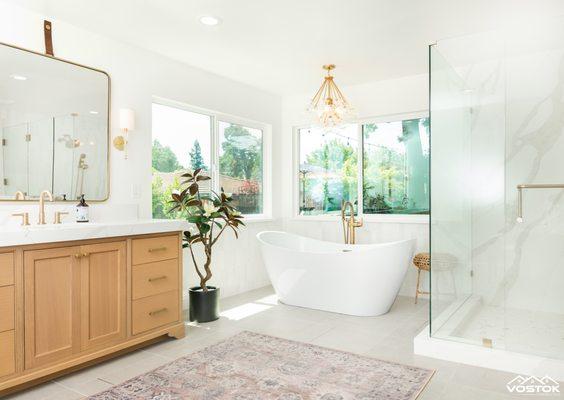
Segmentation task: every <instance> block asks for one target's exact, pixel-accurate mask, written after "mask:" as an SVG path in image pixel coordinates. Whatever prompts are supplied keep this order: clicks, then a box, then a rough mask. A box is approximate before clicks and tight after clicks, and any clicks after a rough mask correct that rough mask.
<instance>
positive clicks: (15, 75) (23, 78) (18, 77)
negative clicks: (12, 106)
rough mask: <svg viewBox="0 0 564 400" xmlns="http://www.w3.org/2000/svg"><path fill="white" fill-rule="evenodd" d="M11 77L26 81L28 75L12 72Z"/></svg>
mask: <svg viewBox="0 0 564 400" xmlns="http://www.w3.org/2000/svg"><path fill="white" fill-rule="evenodd" d="M10 78H12V79H15V80H17V81H25V80H27V77H25V76H23V75H18V74H12V75H10Z"/></svg>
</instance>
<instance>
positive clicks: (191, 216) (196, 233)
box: [170, 168, 245, 322]
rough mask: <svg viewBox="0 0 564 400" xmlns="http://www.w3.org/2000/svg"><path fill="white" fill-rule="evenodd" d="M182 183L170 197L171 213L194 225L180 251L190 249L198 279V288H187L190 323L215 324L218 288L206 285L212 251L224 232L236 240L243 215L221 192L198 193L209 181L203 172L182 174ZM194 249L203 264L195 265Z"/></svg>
mask: <svg viewBox="0 0 564 400" xmlns="http://www.w3.org/2000/svg"><path fill="white" fill-rule="evenodd" d="M181 177H182V178H184V179H185V180H184V181H183V182H181V187H182V188H184V189H183V190H182V191H180V192H178V191H177V192H175V193H173V194H172V200H171V204H172V205H173V207H172V208H171V210H170V212H175V213H176V212H180V213H181V215H183V216H184V217H185V218H186V220H187V221H188V222H190V223H192V224H193V230H192V231H190V230H188V231H185V232H184V235H183V243H182V247H183V248H188V249H189V250H190V255H191V257H192V262H193V263H194V267H195V268H196V273H197V274H198V277H199V278H200V286H195V287H191V288H190V289H189V300H190V320H191V321H198V322H209V321H215V320H216V319H218V318H219V288H218V287H215V286H210V285H208V284H207V282H208V281H209V280H210V279H211V277H212V270H211V264H212V250H213V246H214V245H215V244H216V243H217V241H218V240H219V238H221V236H222V235H223V233H224V232H225V231H226V230H227V229H231V230H233V232H234V233H235V237H236V238H238V237H239V235H238V230H239V227H240V226H241V225H245V224H244V223H243V221H242V218H243V216H242V215H241V213H240V212H239V211H238V210H237V209H236V208H235V207H234V206H233V204H232V202H233V199H232V198H231V196H228V195H227V194H225V192H224V191H223V188H222V189H221V193H219V194H218V193H216V192H214V191H213V190H212V191H211V193H210V194H209V195H204V194H202V193H201V192H200V185H199V183H200V182H202V181H207V180H209V179H210V177H209V176H206V175H205V174H204V173H202V169H201V168H199V169H196V170H195V171H194V172H192V173H190V172H186V173H185V174H182V175H181ZM196 246H199V247H200V248H201V249H203V252H204V259H203V260H204V261H202V262H200V263H198V261H197V257H196V253H195V250H196Z"/></svg>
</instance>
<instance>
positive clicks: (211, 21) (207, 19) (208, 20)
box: [200, 15, 220, 26]
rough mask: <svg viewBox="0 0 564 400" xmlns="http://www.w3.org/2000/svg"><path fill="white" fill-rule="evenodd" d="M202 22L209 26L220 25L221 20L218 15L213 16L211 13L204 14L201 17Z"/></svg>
mask: <svg viewBox="0 0 564 400" xmlns="http://www.w3.org/2000/svg"><path fill="white" fill-rule="evenodd" d="M200 22H201V23H202V24H204V25H207V26H215V25H218V24H219V22H220V20H219V18H217V17H212V16H211V15H203V16H201V17H200Z"/></svg>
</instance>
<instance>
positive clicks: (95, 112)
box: [90, 110, 98, 115]
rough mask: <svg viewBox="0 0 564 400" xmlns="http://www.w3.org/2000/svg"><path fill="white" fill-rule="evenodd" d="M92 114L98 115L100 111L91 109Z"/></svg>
mask: <svg viewBox="0 0 564 400" xmlns="http://www.w3.org/2000/svg"><path fill="white" fill-rule="evenodd" d="M90 114H92V115H97V114H98V111H94V110H92V111H90Z"/></svg>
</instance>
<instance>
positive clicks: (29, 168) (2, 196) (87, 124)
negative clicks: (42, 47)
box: [0, 44, 109, 202]
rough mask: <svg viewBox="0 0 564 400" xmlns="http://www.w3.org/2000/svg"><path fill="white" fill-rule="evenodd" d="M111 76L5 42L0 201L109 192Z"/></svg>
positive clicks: (94, 197)
mask: <svg viewBox="0 0 564 400" xmlns="http://www.w3.org/2000/svg"><path fill="white" fill-rule="evenodd" d="M108 110H109V77H108V75H107V74H106V73H104V72H102V71H98V70H94V69H91V68H87V67H83V66H79V65H76V64H73V63H70V62H66V61H62V60H58V59H55V58H52V57H48V56H44V55H42V54H37V53H33V52H30V51H27V50H22V49H18V48H14V47H11V46H8V45H1V44H0V136H1V143H2V149H1V151H0V177H1V178H2V179H1V181H0V200H11V199H13V198H14V194H15V193H16V192H17V191H21V192H23V193H24V194H25V195H26V199H37V198H38V197H39V194H40V193H41V191H43V190H49V191H50V192H52V193H53V194H54V196H55V198H56V199H57V200H69V201H73V202H74V201H75V199H77V198H78V197H80V195H81V194H84V195H85V197H86V199H87V200H90V201H102V200H105V199H107V197H108V186H109V185H108V117H109V115H108V114H109V112H108Z"/></svg>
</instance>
